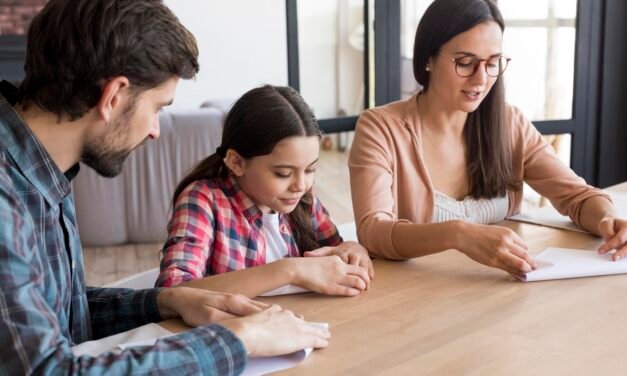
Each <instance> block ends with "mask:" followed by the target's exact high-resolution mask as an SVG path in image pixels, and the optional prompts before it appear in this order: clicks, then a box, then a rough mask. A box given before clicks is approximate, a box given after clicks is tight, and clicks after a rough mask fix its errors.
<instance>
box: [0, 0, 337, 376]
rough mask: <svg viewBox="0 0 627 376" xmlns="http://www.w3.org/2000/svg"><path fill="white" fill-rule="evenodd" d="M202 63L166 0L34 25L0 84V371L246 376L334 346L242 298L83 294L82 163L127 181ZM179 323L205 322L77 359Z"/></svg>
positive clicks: (55, 8)
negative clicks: (133, 162)
mask: <svg viewBox="0 0 627 376" xmlns="http://www.w3.org/2000/svg"><path fill="white" fill-rule="evenodd" d="M197 55H198V51H197V47H196V42H195V40H194V37H193V36H192V35H191V34H190V33H189V31H187V30H186V29H185V28H184V27H183V26H182V25H181V24H180V23H179V22H178V20H177V19H176V17H175V16H174V15H173V14H172V13H171V12H170V11H169V10H168V8H167V7H166V6H165V5H163V4H162V2H161V0H51V1H50V2H49V3H48V4H47V5H46V7H45V8H44V9H43V10H42V11H41V13H40V14H39V15H37V17H35V19H34V20H33V22H32V24H31V26H30V29H29V33H28V46H27V56H26V64H25V71H26V77H25V79H24V81H23V82H22V83H21V85H20V87H19V90H16V89H15V88H14V87H13V86H11V85H10V84H8V83H6V82H3V83H2V85H0V374H11V375H18V374H32V373H34V374H53V373H54V374H60V373H72V374H73V373H102V372H105V371H107V372H110V373H111V374H131V373H151V374H152V373H166V372H168V371H174V372H176V374H177V375H178V374H201V373H207V374H211V373H218V374H237V373H240V372H241V371H242V370H243V368H244V367H245V365H246V359H247V354H248V355H252V356H255V355H261V356H263V355H277V354H283V353H289V352H292V351H295V350H298V349H302V348H304V347H309V346H313V347H324V346H326V345H327V340H328V338H329V334H328V332H326V331H324V330H320V329H318V328H315V327H312V326H310V325H307V324H306V323H305V322H304V321H303V320H302V319H300V318H297V317H295V316H294V315H293V314H292V313H291V312H289V311H283V310H281V309H280V308H279V307H276V306H273V307H270V308H268V307H267V306H266V305H265V304H263V303H260V302H255V301H252V300H249V299H247V298H245V297H242V296H235V295H229V294H221V293H213V292H209V291H204V290H198V289H191V288H183V287H180V288H173V289H148V290H141V291H135V290H130V289H104V288H91V287H86V286H85V281H84V275H83V259H82V253H81V245H80V239H79V236H78V230H77V228H76V220H75V212H74V204H73V199H72V194H71V190H70V181H71V180H72V178H73V177H74V176H76V174H77V173H78V169H79V167H78V162H79V161H82V162H84V163H85V164H87V165H89V166H90V167H92V168H94V169H95V170H96V171H98V172H99V173H100V174H102V175H104V176H115V175H116V174H118V173H119V172H120V169H121V168H122V164H123V161H124V159H125V158H126V157H127V156H128V154H129V153H130V152H131V151H132V150H133V149H134V148H135V147H137V146H138V145H139V144H141V143H142V142H143V141H144V140H146V139H148V138H151V139H156V138H158V137H159V122H158V112H159V110H160V109H161V108H163V107H164V106H167V105H168V104H170V103H172V100H173V97H174V92H175V89H176V85H177V82H178V80H179V78H183V79H189V78H192V77H194V76H195V74H196V73H197V71H198V62H197ZM249 314H252V315H250V316H247V315H249ZM237 316H245V317H239V318H238V317H237ZM174 317H181V318H182V319H183V320H184V321H185V322H186V323H187V324H189V325H191V326H197V327H196V328H194V329H192V330H191V331H189V332H186V333H182V334H179V335H176V336H173V337H169V338H167V339H163V340H159V341H158V342H157V343H156V345H155V346H153V347H142V348H136V349H134V350H132V351H130V350H126V351H123V352H121V353H119V354H111V353H108V354H104V355H102V356H100V357H89V356H82V357H80V358H79V357H75V356H74V355H73V353H72V351H71V346H72V345H74V344H78V343H81V342H84V341H87V340H92V339H98V338H102V337H105V336H109V335H112V334H115V333H119V332H122V331H125V330H129V329H132V328H134V327H137V326H139V325H143V324H146V323H150V322H156V321H160V320H163V319H168V318H174ZM225 319H226V320H225ZM219 320H224V321H220V325H217V324H210V323H211V322H215V321H219Z"/></svg>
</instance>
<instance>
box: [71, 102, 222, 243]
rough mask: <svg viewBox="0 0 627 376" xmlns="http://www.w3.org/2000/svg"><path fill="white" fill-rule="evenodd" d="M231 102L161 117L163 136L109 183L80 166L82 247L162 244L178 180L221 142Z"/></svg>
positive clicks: (141, 150)
mask: <svg viewBox="0 0 627 376" xmlns="http://www.w3.org/2000/svg"><path fill="white" fill-rule="evenodd" d="M228 104H229V102H227V101H220V102H216V103H213V102H207V103H205V104H204V106H206V107H205V108H201V109H198V110H193V111H187V112H164V113H163V114H161V115H160V123H161V136H160V137H159V139H158V140H156V141H149V142H147V143H146V144H145V145H144V146H142V147H140V148H138V149H137V150H135V151H134V152H133V153H132V154H131V156H130V157H129V158H128V160H127V161H126V163H125V165H124V168H123V171H122V173H121V174H120V175H119V176H117V177H115V178H112V179H108V178H103V177H101V176H99V175H97V174H96V173H95V172H94V171H93V170H92V169H91V168H89V167H87V166H81V171H80V173H79V174H78V176H77V177H76V179H75V180H74V182H73V185H74V187H73V190H74V199H75V202H76V212H77V221H78V228H79V231H80V236H81V241H82V243H83V245H84V246H91V247H102V246H111V245H119V244H126V243H154V242H162V241H164V240H165V238H166V236H167V228H166V227H167V222H168V220H169V216H170V214H171V210H170V200H171V199H172V194H173V191H174V189H175V187H176V184H177V183H178V181H179V180H180V179H181V178H182V177H183V175H184V174H185V173H186V172H187V171H189V169H191V168H192V167H193V166H194V165H195V164H196V163H197V162H198V161H199V160H201V159H203V158H204V157H206V156H208V155H209V154H211V153H213V152H214V151H215V149H216V148H217V147H218V146H219V144H220V139H221V134H222V124H223V118H224V114H225V110H226V109H227V108H228Z"/></svg>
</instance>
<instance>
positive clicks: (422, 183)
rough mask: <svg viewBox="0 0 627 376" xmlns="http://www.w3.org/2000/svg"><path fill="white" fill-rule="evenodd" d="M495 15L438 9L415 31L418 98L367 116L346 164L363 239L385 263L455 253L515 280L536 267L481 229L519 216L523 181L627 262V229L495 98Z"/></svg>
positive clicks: (477, 4)
mask: <svg viewBox="0 0 627 376" xmlns="http://www.w3.org/2000/svg"><path fill="white" fill-rule="evenodd" d="M503 31H504V22H503V18H502V16H501V14H500V12H499V10H498V8H497V6H496V4H495V3H494V2H492V1H490V0H436V1H434V2H433V3H432V4H431V6H430V7H429V8H428V9H427V11H426V12H425V14H424V16H423V18H422V19H421V21H420V24H419V25H418V29H417V31H416V38H415V43H414V76H415V77H416V80H417V81H418V83H419V84H420V85H422V87H423V89H422V91H421V92H420V93H418V94H416V95H414V96H412V97H411V98H409V99H408V100H406V101H399V102H395V103H391V104H388V105H385V106H382V107H378V108H374V109H371V110H368V111H366V112H365V113H364V114H362V116H361V117H360V118H359V121H358V123H357V128H356V133H355V139H354V143H353V147H352V150H351V153H350V157H349V168H350V176H351V191H352V197H353V207H354V212H355V220H356V222H357V232H358V236H359V240H360V242H361V243H362V244H363V245H364V246H365V247H366V248H368V249H369V250H370V251H371V252H372V253H374V254H377V255H380V256H383V257H386V258H391V259H408V258H413V257H420V256H424V255H428V254H432V253H437V252H441V251H444V250H447V249H457V250H459V251H460V252H462V253H464V254H466V255H467V256H469V257H470V258H472V259H474V260H475V261H477V262H479V263H482V264H485V265H488V266H492V267H496V268H500V269H503V270H505V271H507V272H510V273H513V274H521V273H525V272H529V271H531V270H532V269H534V268H535V267H536V264H535V262H534V260H533V259H532V258H531V257H530V255H529V254H528V252H527V246H526V244H525V242H524V241H523V240H522V239H521V238H520V237H519V236H518V235H517V234H516V233H514V232H513V231H511V230H509V229H507V228H503V227H497V226H486V224H490V223H495V222H498V221H501V220H503V219H505V218H507V217H508V216H511V215H513V214H516V213H518V212H519V210H520V204H521V201H522V185H523V181H524V182H527V183H528V184H529V185H530V186H531V187H533V188H534V189H535V190H536V191H538V192H539V193H540V194H542V195H543V196H545V197H547V198H548V199H549V200H550V201H551V203H552V204H553V205H554V206H555V207H556V208H557V209H558V210H559V211H560V212H561V213H563V214H568V215H569V216H570V218H571V219H572V220H573V221H574V222H575V223H576V224H577V225H578V226H580V227H582V228H584V229H586V230H588V231H590V232H592V233H594V234H597V235H600V236H603V238H604V239H605V240H606V243H605V244H603V245H602V246H601V248H600V249H599V252H600V253H605V252H608V251H610V250H612V249H617V250H618V252H616V254H615V255H614V256H613V258H614V260H617V259H619V258H620V257H622V256H624V255H625V254H627V246H626V242H627V222H625V221H624V220H622V219H618V218H616V215H615V212H614V209H613V207H612V203H611V201H610V199H609V197H608V196H607V195H606V194H604V193H603V192H602V191H600V190H598V189H595V188H593V187H591V186H589V185H586V183H585V181H584V180H583V179H581V178H580V177H578V176H577V175H575V174H574V173H573V172H572V171H571V170H570V169H569V168H568V167H566V166H565V165H563V164H562V163H561V162H560V160H559V159H558V158H557V156H556V155H555V153H554V152H553V150H552V149H551V147H550V146H549V145H548V144H547V143H546V142H545V141H544V140H543V139H542V138H541V136H540V134H539V133H538V131H537V130H536V129H535V128H534V127H533V125H532V124H531V123H530V122H529V120H527V119H526V118H525V117H524V116H523V114H522V113H521V112H520V110H518V109H517V108H515V107H512V106H509V105H507V104H506V103H505V100H504V88H503V80H502V78H501V77H502V74H503V72H504V71H505V69H506V67H507V64H508V62H509V58H507V57H506V56H504V55H503V53H502V51H501V47H502V39H503Z"/></svg>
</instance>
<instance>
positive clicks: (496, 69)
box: [452, 55, 511, 78]
mask: <svg viewBox="0 0 627 376" xmlns="http://www.w3.org/2000/svg"><path fill="white" fill-rule="evenodd" d="M452 60H453V62H454V63H455V72H456V73H457V75H458V76H460V77H464V78H468V77H472V76H473V75H474V74H475V73H477V69H479V65H481V63H482V62H485V73H486V74H487V75H488V76H490V77H498V76H500V75H502V74H503V72H505V69H507V65H508V64H509V61H510V60H511V59H510V58H509V57H507V56H504V55H499V56H493V57H491V58H489V59H479V58H478V57H475V56H462V57H456V58H453V59H452Z"/></svg>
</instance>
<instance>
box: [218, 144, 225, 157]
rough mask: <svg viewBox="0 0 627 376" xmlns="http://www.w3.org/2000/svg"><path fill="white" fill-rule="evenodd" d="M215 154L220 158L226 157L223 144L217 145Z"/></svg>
mask: <svg viewBox="0 0 627 376" xmlns="http://www.w3.org/2000/svg"><path fill="white" fill-rule="evenodd" d="M216 154H218V155H219V156H220V158H224V157H226V149H225V148H224V146H222V145H220V146H218V148H217V149H216Z"/></svg>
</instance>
